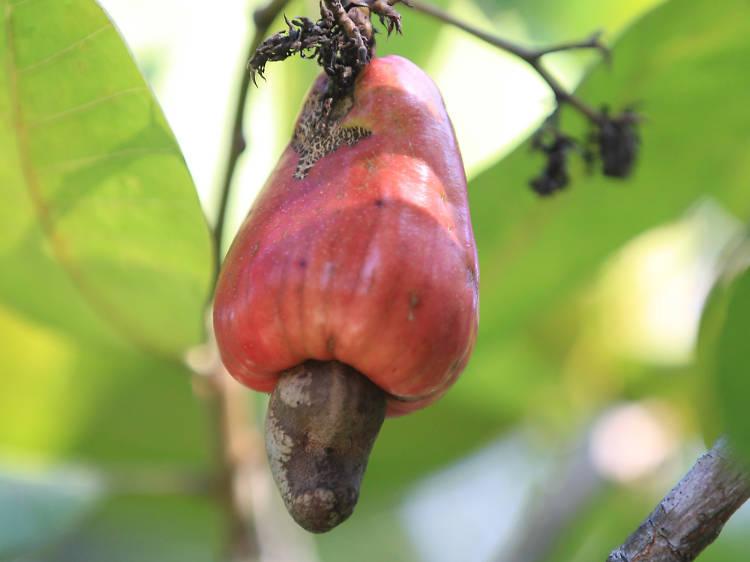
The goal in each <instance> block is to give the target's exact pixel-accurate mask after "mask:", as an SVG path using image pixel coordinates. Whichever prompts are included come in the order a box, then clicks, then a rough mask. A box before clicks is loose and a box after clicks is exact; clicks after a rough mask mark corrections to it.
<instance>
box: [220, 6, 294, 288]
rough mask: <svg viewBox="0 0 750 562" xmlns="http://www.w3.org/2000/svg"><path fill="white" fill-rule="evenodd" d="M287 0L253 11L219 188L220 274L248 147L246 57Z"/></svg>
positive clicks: (248, 86) (248, 85)
mask: <svg viewBox="0 0 750 562" xmlns="http://www.w3.org/2000/svg"><path fill="white" fill-rule="evenodd" d="M288 1H289V0H270V2H269V3H268V4H266V5H265V6H264V7H262V8H258V9H257V10H255V12H254V13H253V23H254V24H255V25H254V31H253V35H252V38H251V39H250V42H249V44H248V48H247V54H246V55H245V57H244V58H243V59H242V60H243V66H242V71H243V72H242V81H241V82H240V87H239V90H238V92H237V98H236V99H235V108H234V120H233V124H232V132H231V140H230V143H231V144H230V147H229V154H228V155H227V160H226V164H225V166H224V176H223V179H222V183H221V191H220V192H219V211H218V214H217V216H216V222H215V224H214V231H213V237H214V246H215V249H216V268H215V271H216V275H218V274H219V269H220V267H221V261H222V253H221V242H222V238H223V237H224V223H225V222H226V212H227V205H228V203H229V193H230V191H231V189H232V179H233V178H234V171H235V169H236V167H237V161H238V160H239V158H240V155H241V154H242V153H243V152H244V151H245V148H246V147H247V141H246V140H245V133H244V130H243V122H244V118H245V107H246V105H247V99H248V93H249V90H250V81H251V78H252V74H251V73H250V72H249V71H248V70H247V61H249V60H250V59H251V58H252V57H253V55H254V54H255V51H256V49H257V48H258V45H260V44H261V42H262V41H263V38H264V37H265V36H266V34H267V33H268V28H269V27H270V26H271V23H273V20H274V19H276V17H277V16H278V15H279V14H280V13H281V11H282V10H283V9H284V6H286V4H287V2H288Z"/></svg>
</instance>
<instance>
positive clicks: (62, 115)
mask: <svg viewBox="0 0 750 562" xmlns="http://www.w3.org/2000/svg"><path fill="white" fill-rule="evenodd" d="M147 91H148V88H147V87H146V86H139V87H136V88H128V89H126V90H120V91H119V92H114V93H112V94H108V95H106V96H102V97H100V98H96V99H94V100H91V101H87V102H86V103H82V104H80V105H76V106H73V107H69V108H68V109H65V110H63V111H60V112H59V113H55V114H53V115H49V116H47V117H42V118H41V119H37V120H36V121H32V122H31V123H29V127H30V128H33V127H39V126H41V125H46V124H47V123H50V122H53V121H57V120H58V119H63V118H65V117H67V116H69V115H72V114H75V113H80V112H83V111H86V110H87V109H90V108H92V107H96V106H97V105H101V104H102V103H105V102H108V101H110V100H113V99H117V98H119V97H122V96H126V95H129V94H135V93H140V92H147Z"/></svg>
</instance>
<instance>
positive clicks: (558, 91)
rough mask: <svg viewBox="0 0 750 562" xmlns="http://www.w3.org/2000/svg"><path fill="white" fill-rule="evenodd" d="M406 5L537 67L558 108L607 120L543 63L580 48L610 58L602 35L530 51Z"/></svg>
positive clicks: (418, 1) (413, 1)
mask: <svg viewBox="0 0 750 562" xmlns="http://www.w3.org/2000/svg"><path fill="white" fill-rule="evenodd" d="M406 4H407V5H408V6H411V7H412V8H414V9H415V10H416V11H417V12H421V13H423V14H426V15H428V16H431V17H433V18H435V19H437V20H440V21H442V22H443V23H447V24H449V25H452V26H454V27H457V28H459V29H461V30H463V31H465V32H466V33H469V34H471V35H474V36H475V37H478V38H479V39H481V40H482V41H485V42H487V43H489V44H490V45H493V46H495V47H497V48H498V49H502V50H503V51H506V52H508V53H510V54H512V55H514V56H516V57H518V58H520V59H521V60H523V61H524V62H526V63H527V64H528V65H529V66H531V68H533V69H534V70H535V71H536V73H537V74H539V76H540V77H541V78H542V79H543V80H544V81H545V82H546V83H547V85H548V86H549V87H550V89H551V90H552V92H553V93H554V94H555V100H556V101H557V103H558V105H560V104H563V103H567V104H569V105H570V106H572V107H574V108H575V109H576V110H578V111H579V112H580V113H582V114H583V115H584V116H585V117H586V118H587V119H588V120H589V121H591V122H592V123H594V124H595V125H601V124H602V123H603V122H604V121H605V116H604V115H602V114H601V113H600V112H599V111H597V110H596V109H594V108H593V107H591V106H590V105H588V104H587V103H586V102H584V101H583V100H582V99H580V98H579V97H577V96H576V95H575V94H573V93H570V92H568V91H567V90H565V88H563V86H562V85H561V84H560V83H559V82H558V81H557V80H556V79H555V77H554V76H552V75H551V74H550V73H549V71H548V70H547V69H546V68H545V67H544V65H543V64H542V58H543V57H544V55H548V54H550V53H559V52H561V51H571V50H578V49H598V50H599V51H601V52H602V53H603V54H604V55H605V57H609V50H608V49H607V48H606V47H605V46H604V44H603V43H601V42H600V41H599V38H600V36H601V32H597V33H594V34H593V35H591V36H590V37H588V38H586V39H584V40H582V41H574V42H569V43H561V44H559V45H552V46H549V47H546V48H542V49H529V48H527V47H523V46H521V45H517V44H516V43H513V42H511V41H508V40H507V39H503V38H502V37H497V36H496V35H492V34H490V33H487V32H485V31H482V30H481V29H479V28H477V27H474V26H472V25H469V24H468V23H465V22H462V21H460V20H458V19H456V18H455V17H453V16H452V15H451V14H449V13H448V12H445V11H443V10H441V9H440V8H438V7H436V6H433V5H432V4H429V3H427V2H423V1H422V0H409V1H408V3H406Z"/></svg>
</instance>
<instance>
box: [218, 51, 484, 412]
mask: <svg viewBox="0 0 750 562" xmlns="http://www.w3.org/2000/svg"><path fill="white" fill-rule="evenodd" d="M326 80H327V79H326V77H325V75H322V76H321V77H320V78H318V80H317V81H316V82H315V84H314V85H313V87H312V89H311V91H310V93H309V94H308V104H307V105H308V106H309V105H310V100H315V99H316V96H319V95H320V93H321V92H322V90H323V89H324V88H325V85H326ZM352 95H353V105H351V107H350V108H349V109H348V112H346V113H345V115H344V116H343V118H342V119H341V121H340V123H339V125H340V127H343V128H346V130H359V131H361V130H366V131H367V132H369V133H370V134H369V136H364V137H363V138H359V140H357V141H356V144H353V145H349V144H346V143H344V144H341V145H340V146H339V147H338V148H337V149H335V150H334V151H333V152H332V153H330V154H328V155H326V156H324V157H323V158H321V159H320V160H318V161H317V162H316V163H315V164H314V165H313V166H312V167H311V168H310V169H309V172H308V173H307V175H306V176H305V177H304V178H303V179H297V178H295V177H294V176H295V173H297V175H299V168H298V160H299V156H298V153H297V152H295V150H294V148H293V147H292V144H290V146H288V147H287V148H286V150H285V151H284V153H283V154H282V156H281V159H280V160H279V162H278V164H277V166H276V168H275V169H274V171H273V172H272V173H271V176H270V177H269V179H268V180H267V182H266V184H265V186H264V187H263V189H262V191H261V193H260V194H259V196H258V198H257V200H256V202H255V204H254V206H253V207H252V209H251V210H250V213H249V214H248V216H247V218H246V219H245V222H244V223H243V225H242V226H241V228H240V230H239V233H238V235H237V237H236V238H235V240H234V242H233V244H232V246H231V248H230V250H229V252H228V254H227V256H226V259H225V261H224V265H223V268H222V271H221V274H220V277H219V281H218V284H217V289H216V296H215V302H214V328H215V333H216V339H217V343H218V346H219V350H220V352H221V356H222V359H223V361H224V364H225V366H226V367H227V369H228V370H229V372H230V373H232V375H233V376H234V377H235V378H237V379H238V380H239V381H240V382H242V383H244V384H245V385H247V386H249V387H251V388H253V389H255V390H258V391H263V392H270V391H271V390H272V389H273V387H274V385H275V382H276V379H277V377H278V374H279V373H280V372H281V371H284V370H285V369H289V368H291V367H294V366H296V365H299V364H301V363H303V362H304V361H306V360H309V359H316V360H320V361H328V360H338V361H340V362H342V363H345V364H348V365H351V366H352V367H354V368H355V369H356V370H358V371H359V372H360V373H362V374H364V375H365V376H367V377H368V378H369V379H370V380H372V381H373V382H374V383H375V384H377V385H378V386H379V387H380V388H382V389H383V390H384V391H386V392H387V393H388V395H389V396H388V405H387V415H388V416H396V415H401V414H405V413H408V412H411V411H414V410H417V409H419V408H423V407H425V406H427V405H429V404H431V403H433V402H434V401H436V400H437V399H438V398H439V397H440V396H442V395H443V394H444V393H445V392H446V391H447V390H448V388H449V387H450V386H451V385H452V384H453V382H455V380H456V379H457V378H458V376H459V375H460V373H461V371H462V370H463V368H464V367H465V365H466V363H467V361H468V359H469V356H470V354H471V351H472V349H473V346H474V341H475V339H476V332H477V325H478V291H479V268H478V263H477V254H476V246H475V243H474V236H473V232H472V227H471V219H470V216H469V207H468V200H467V194H466V176H465V173H464V169H463V164H462V161H461V156H460V153H459V150H458V146H457V142H456V138H455V134H454V132H453V127H452V125H451V123H450V120H449V118H448V116H447V114H446V112H445V107H444V105H443V101H442V98H441V96H440V93H439V91H438V90H437V87H436V86H435V85H434V83H433V82H432V80H431V79H430V78H429V77H428V76H427V74H425V73H424V72H423V71H422V70H421V69H419V68H418V67H417V66H415V65H414V64H413V63H411V62H410V61H408V60H407V59H404V58H402V57H398V56H387V57H383V58H378V59H374V60H373V61H372V62H371V63H370V64H369V65H368V66H367V67H366V68H365V69H364V70H363V71H362V72H361V74H360V75H359V76H358V77H357V80H356V83H355V88H354V91H353V94H352ZM349 103H350V104H351V101H349ZM313 105H314V104H313ZM347 107H348V106H347ZM305 112H306V109H303V112H302V114H301V115H300V118H298V125H297V129H296V131H297V132H299V131H300V123H302V122H303V121H304V119H305ZM296 138H297V141H298V144H297V146H296V148H297V149H298V152H301V153H304V148H305V147H304V146H303V147H302V148H300V146H299V135H296Z"/></svg>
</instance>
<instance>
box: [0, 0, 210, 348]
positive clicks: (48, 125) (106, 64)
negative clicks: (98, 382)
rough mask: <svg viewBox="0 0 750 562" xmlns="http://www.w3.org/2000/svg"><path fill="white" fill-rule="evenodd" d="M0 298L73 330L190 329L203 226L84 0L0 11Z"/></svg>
mask: <svg viewBox="0 0 750 562" xmlns="http://www.w3.org/2000/svg"><path fill="white" fill-rule="evenodd" d="M0 150H1V151H2V154H3V159H2V161H0V186H2V191H3V205H2V208H1V209H0V222H1V223H2V225H3V236H2V239H0V269H2V271H3V272H4V274H3V275H2V277H1V278H0V299H2V300H3V301H4V302H5V303H7V304H8V305H9V306H12V307H13V308H15V309H17V310H19V311H21V312H22V313H23V314H25V315H28V316H29V317H32V318H36V319H38V320H41V321H43V322H45V323H49V324H54V325H57V326H59V327H61V328H63V329H64V330H68V331H70V332H71V333H76V334H79V335H83V336H85V337H86V338H91V339H101V338H103V337H105V338H106V337H116V338H124V339H126V340H129V341H131V342H133V343H136V344H137V345H139V346H141V347H143V348H147V349H151V350H155V351H158V352H159V353H162V354H166V355H176V354H178V353H180V352H181V351H182V350H183V349H184V348H185V347H186V346H188V345H191V344H193V343H195V342H197V341H199V339H200V338H201V335H202V331H203V325H202V312H201V311H202V308H203V306H204V302H205V299H206V296H207V293H208V289H209V282H210V280H211V250H210V240H209V236H208V229H207V228H206V224H205V221H204V219H203V216H202V214H201V211H200V207H199V205H198V199H197V196H196V194H195V190H194V186H193V183H192V180H191V179H190V176H189V174H188V171H187V168H186V167H185V163H184V161H183V159H182V156H181V154H180V150H179V147H178V146H177V143H176V141H175V139H174V137H173V135H172V133H171V131H170V130H169V127H168V125H167V123H166V121H165V119H164V116H163V115H162V112H161V110H160V108H159V106H158V104H157V103H156V101H155V100H154V97H153V95H152V93H151V91H150V89H149V88H148V86H147V85H146V83H145V81H144V79H143V77H142V76H141V74H140V72H139V71H138V69H137V68H136V66H135V63H134V62H133V60H132V59H131V57H130V54H129V52H128V50H127V48H126V47H125V45H124V44H123V42H122V40H121V39H120V36H119V35H118V33H117V31H116V30H115V28H114V27H113V25H112V24H111V22H110V21H109V20H108V19H107V17H106V15H105V14H104V13H103V11H102V10H101V8H99V6H98V5H97V4H96V3H95V2H93V1H92V0H29V1H24V2H11V1H6V2H4V3H3V6H2V9H1V10H0Z"/></svg>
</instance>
